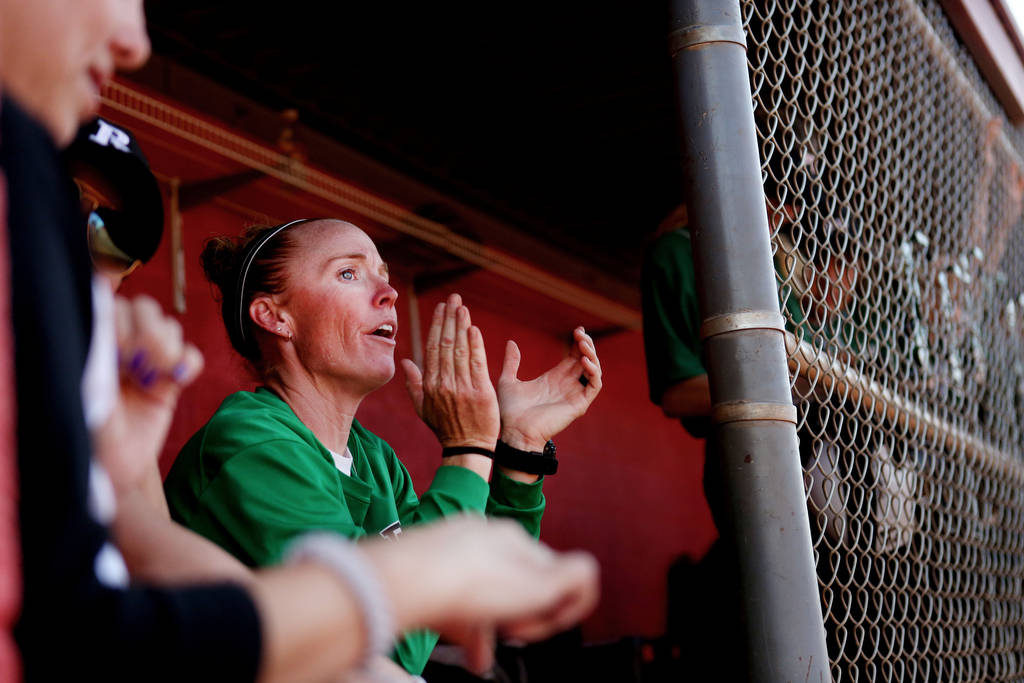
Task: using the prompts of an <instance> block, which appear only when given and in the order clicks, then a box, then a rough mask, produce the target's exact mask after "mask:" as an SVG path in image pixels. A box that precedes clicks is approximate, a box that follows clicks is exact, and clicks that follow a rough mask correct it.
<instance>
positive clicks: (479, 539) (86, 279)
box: [0, 0, 596, 681]
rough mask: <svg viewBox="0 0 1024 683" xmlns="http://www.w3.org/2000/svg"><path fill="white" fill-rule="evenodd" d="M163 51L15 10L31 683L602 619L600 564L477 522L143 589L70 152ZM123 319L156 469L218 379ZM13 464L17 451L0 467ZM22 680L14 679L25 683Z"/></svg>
mask: <svg viewBox="0 0 1024 683" xmlns="http://www.w3.org/2000/svg"><path fill="white" fill-rule="evenodd" d="M148 51H149V44H148V40H147V38H146V34H145V31H144V21H143V12H142V3H141V1H139V0H102V1H100V2H90V3H81V2H77V1H73V0H40V1H39V2H32V3H24V2H18V1H15V0H0V85H2V88H3V93H4V97H3V100H2V103H0V168H2V170H3V175H2V176H0V177H2V178H3V179H4V181H5V182H4V184H2V185H0V188H3V187H6V197H7V199H8V201H7V212H6V219H7V220H6V221H3V220H0V230H2V232H0V239H2V241H3V244H4V245H5V246H7V247H9V250H10V266H11V280H10V285H11V288H10V304H11V307H10V320H8V317H7V314H6V311H5V312H4V315H3V319H2V320H0V329H4V330H6V329H7V326H8V323H9V322H10V323H13V324H12V325H11V329H12V331H13V342H14V363H13V367H14V372H15V373H16V388H15V391H16V399H17V416H16V420H17V432H16V451H17V465H18V494H17V504H18V507H19V512H20V530H19V531H20V534H19V536H20V541H21V544H20V551H21V559H22V561H21V567H22V575H23V577H24V583H23V587H22V609H21V613H20V617H19V620H18V624H17V628H16V636H17V641H18V645H19V649H20V654H21V659H22V662H23V664H24V678H25V679H26V680H65V679H71V678H76V677H81V676H82V675H83V673H84V674H85V675H86V676H87V677H100V678H103V679H106V680H139V679H145V680H185V679H191V678H195V677H196V676H200V677H203V678H211V679H213V678H216V679H218V680H254V679H256V678H257V676H258V677H259V678H260V679H261V680H268V681H269V680H300V679H301V680H324V679H327V678H331V679H333V678H335V677H336V676H337V675H338V674H339V673H342V672H344V671H345V670H351V669H352V668H353V667H355V666H357V665H358V663H359V662H360V661H362V660H364V659H365V658H366V655H367V654H369V653H372V652H375V651H383V650H384V649H385V648H386V647H387V645H388V642H389V641H390V638H391V635H392V634H393V633H394V629H395V628H399V629H402V628H408V627H412V626H417V625H421V626H433V627H436V628H440V629H442V630H443V631H445V632H446V633H447V634H448V635H449V636H450V637H452V638H454V639H455V640H457V641H459V642H463V643H466V644H468V645H472V646H474V648H473V653H474V654H475V659H474V661H475V662H477V663H478V664H484V663H486V661H485V660H486V658H487V656H488V650H487V648H486V645H487V643H488V635H489V633H491V632H492V629H494V628H500V629H502V630H506V631H508V632H509V633H510V634H511V635H513V636H519V637H524V638H527V639H533V638H538V637H543V636H544V635H545V634H547V633H550V632H552V631H554V630H560V629H562V628H564V627H565V626H566V625H567V624H568V623H570V622H572V621H574V620H575V619H577V618H579V617H580V616H582V615H583V614H585V613H586V612H587V611H588V610H589V609H590V607H591V606H592V605H593V602H594V599H595V596H596V568H595V566H594V564H593V562H592V560H590V559H588V558H586V557H575V558H570V557H567V556H565V555H560V554H557V553H552V552H551V551H549V550H547V549H545V548H544V547H543V546H541V545H539V544H537V543H535V542H533V541H531V540H529V539H528V537H527V536H526V534H525V533H523V532H522V530H520V529H518V528H516V527H515V525H514V524H507V525H505V526H500V525H499V526H497V527H496V526H494V525H490V528H484V525H483V524H482V523H481V522H479V521H477V520H460V521H458V522H454V523H452V524H447V525H439V526H437V527H434V528H430V529H424V530H422V531H417V532H414V533H410V534H409V535H408V536H407V538H405V539H404V542H403V544H402V545H394V544H387V543H386V542H383V541H377V542H370V543H367V544H365V545H363V546H362V548H361V549H359V550H356V549H355V548H354V547H353V546H352V545H351V544H350V543H349V542H347V541H345V540H344V539H341V538H339V537H327V538H325V537H322V536H319V537H315V538H307V539H305V540H304V541H302V542H301V543H300V545H298V546H295V547H294V548H293V550H292V551H291V553H290V562H291V564H290V566H287V567H282V568H276V569H273V570H269V571H265V572H260V573H255V574H252V575H251V577H250V578H249V579H248V580H246V579H239V580H238V581H237V582H235V583H234V584H230V583H226V582H219V583H212V582H208V581H207V582H196V581H189V582H187V585H186V584H185V582H183V581H178V582H169V583H167V584H166V585H158V584H156V583H141V582H140V583H136V584H131V585H129V584H128V583H127V575H126V573H125V572H124V563H123V562H122V561H121V560H120V558H119V554H118V551H117V548H116V547H114V545H113V543H111V539H110V537H109V535H108V531H107V528H106V525H105V524H104V522H103V520H104V519H106V518H108V517H109V515H110V514H112V512H113V510H112V509H111V506H112V504H113V505H116V502H117V498H116V496H114V495H113V493H112V492H111V490H110V488H111V487H110V486H109V479H110V478H108V477H104V476H102V474H101V471H102V468H101V466H100V465H99V461H98V460H93V458H92V454H91V451H92V447H91V444H90V439H89V435H88V431H87V429H86V426H85V419H84V416H83V409H82V393H81V378H82V368H83V366H84V364H85V355H86V348H87V346H88V344H89V336H90V335H89V329H90V324H89V323H90V321H89V318H90V306H89V291H90V287H89V283H90V277H91V272H90V270H91V268H90V260H89V256H88V251H87V244H86V235H85V232H84V230H83V222H82V219H81V215H80V212H79V208H80V207H79V202H78V198H77V193H76V192H75V190H74V188H73V187H72V186H71V183H70V180H69V179H68V178H67V176H66V175H65V173H64V168H63V166H62V163H61V161H60V159H59V157H58V154H57V150H56V145H65V144H67V143H68V142H70V140H71V138H72V137H73V135H74V131H75V129H76V128H77V127H78V125H79V124H80V123H81V122H82V120H83V119H84V118H86V117H88V116H91V115H93V114H94V113H95V110H96V107H97V106H98V103H99V100H98V98H99V94H98V88H99V87H100V86H102V85H103V84H104V83H105V82H106V80H107V79H109V77H110V74H111V72H112V70H113V69H114V68H115V67H116V68H130V67H136V66H138V65H140V64H141V63H142V62H143V61H144V60H145V58H146V56H147V55H148ZM55 143H56V144H55ZM0 194H3V193H0ZM7 228H9V229H7ZM4 233H6V234H4ZM0 251H2V250H0ZM0 260H2V261H5V262H6V260H7V259H6V258H4V259H0ZM3 282H4V283H6V278H4V280H3ZM0 293H2V301H3V302H4V303H6V302H7V298H8V297H7V291H6V288H4V287H0ZM119 310H120V311H122V316H123V317H122V318H121V320H124V321H126V322H130V323H131V324H129V325H126V326H124V327H122V331H127V333H126V334H124V335H123V336H122V342H123V343H124V344H126V346H125V347H124V348H125V349H126V350H129V351H130V350H147V351H148V353H149V355H150V358H152V359H154V365H153V368H152V369H154V370H156V371H157V376H156V378H155V379H154V380H153V381H150V382H146V381H144V379H143V378H142V377H140V376H139V375H138V374H137V373H135V374H134V375H133V373H132V371H131V369H130V368H127V369H126V368H122V371H123V372H122V373H121V377H120V380H121V381H120V385H119V392H118V401H117V405H116V406H115V411H117V412H120V413H128V414H132V415H134V416H135V417H138V418H140V419H139V420H137V421H136V420H132V421H131V422H130V424H132V425H133V427H134V428H133V430H132V438H134V439H136V440H137V442H138V443H139V444H140V445H141V446H143V447H142V449H141V451H142V452H144V453H146V454H147V455H148V456H152V454H154V453H156V452H158V451H159V449H160V443H159V442H154V440H153V439H152V438H151V436H152V435H151V434H147V425H146V420H145V419H142V418H144V415H145V413H146V412H147V411H149V412H152V411H156V412H162V411H168V410H173V409H174V403H175V400H176V398H177V395H178V392H179V391H180V389H181V387H182V386H183V385H184V384H187V383H188V382H189V381H191V379H192V378H194V376H195V374H196V373H197V372H198V369H199V363H200V361H199V359H198V358H197V357H196V356H195V355H194V354H192V353H191V352H189V351H188V348H189V347H188V346H187V345H185V344H183V343H181V341H180V330H179V334H174V332H175V330H174V325H176V323H174V322H173V321H172V320H169V319H165V318H163V317H160V316H157V317H153V316H150V317H146V316H142V317H141V318H140V317H139V316H138V311H132V310H131V309H128V308H125V307H124V306H122V307H121V308H120V309H119ZM133 314H134V315H135V317H134V318H133V317H132V316H133ZM154 326H155V327H154ZM125 328H127V330H126V329H125ZM131 330H134V331H135V332H138V333H140V334H133V333H132V332H131ZM157 330H159V331H160V332H163V333H166V334H154V332H155V331H157ZM0 336H2V337H6V335H5V334H4V335H0ZM0 347H5V348H8V349H9V347H8V346H7V344H6V343H0ZM115 367H116V366H115ZM147 374H148V373H147ZM8 389H9V387H4V388H3V390H4V391H7V390H8ZM146 442H148V443H146ZM9 454H10V449H9V448H7V444H4V445H3V447H2V448H0V455H9ZM139 460H141V462H135V461H124V460H118V459H113V460H110V459H107V460H105V462H111V463H120V465H121V466H122V467H117V466H115V468H114V469H115V471H114V472H111V475H112V476H111V478H116V477H118V476H122V475H124V474H126V472H128V471H131V470H132V468H140V467H141V468H147V467H151V466H152V465H153V463H152V462H147V461H145V459H144V458H139ZM4 558H5V559H6V558H9V555H8V554H6V553H5V554H4ZM4 566H5V568H6V567H7V566H8V565H6V564H5V565H4ZM410 566H412V567H415V571H410V569H409V568H410ZM5 590H6V586H5ZM8 597H9V596H7V595H6V594H5V598H4V603H5V609H4V613H5V614H9V613H10V612H9V611H8V610H7V605H9V604H10V601H9V600H8V599H7V598H8ZM5 663H6V664H7V665H8V666H7V667H6V668H5V669H4V672H5V677H6V678H5V679H6V680H17V678H18V674H17V672H16V671H14V670H13V669H12V668H10V666H9V665H10V662H9V660H5ZM7 674H10V676H7Z"/></svg>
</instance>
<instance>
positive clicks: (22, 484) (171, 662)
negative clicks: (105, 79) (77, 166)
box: [0, 98, 260, 681]
mask: <svg viewBox="0 0 1024 683" xmlns="http://www.w3.org/2000/svg"><path fill="white" fill-rule="evenodd" d="M0 141H2V144H0V167H2V169H3V172H4V173H5V174H6V177H7V183H8V197H9V208H8V225H9V229H10V230H9V232H10V247H11V252H10V253H11V277H12V283H11V284H12V286H11V298H12V302H11V303H12V316H13V323H14V345H15V365H16V382H17V401H18V403H17V409H18V421H17V429H18V468H19V495H20V500H19V509H20V515H21V544H22V555H23V563H24V603H23V608H22V616H21V619H20V621H19V623H18V626H17V628H16V637H17V639H18V643H19V646H20V647H21V650H22V657H23V660H24V665H25V676H26V680H28V681H42V680H46V681H50V680H76V679H78V678H79V677H81V676H82V675H83V674H84V675H85V677H86V678H92V677H94V676H98V677H100V678H102V679H106V680H147V681H154V680H205V679H210V680H218V681H229V680H231V681H234V680H240V681H241V680H245V681H251V680H253V679H254V678H255V676H256V672H257V668H258V665H259V651H260V630H259V620H258V615H257V613H256V609H255V606H254V604H253V602H252V600H251V598H250V597H249V596H248V594H247V593H246V592H245V591H244V590H242V589H241V588H238V587H235V586H229V585H220V586H195V587H187V588H176V589H168V588H157V587H145V586H131V587H114V586H111V585H107V584H105V583H104V582H103V581H101V580H100V579H99V578H97V571H96V563H97V554H98V553H99V552H100V550H101V548H103V547H104V545H105V544H106V543H107V541H108V532H107V529H106V528H105V527H104V526H103V525H102V524H100V523H99V522H98V521H96V520H95V519H93V518H92V517H91V516H90V513H89V511H88V495H89V493H88V491H89V486H88V480H89V467H90V457H91V452H90V451H91V448H90V440H89V434H88V432H87V430H86V426H85V420H84V417H83V411H82V398H81V378H82V372H83V368H84V366H85V358H86V353H87V350H88V345H89V330H90V329H91V306H90V291H91V289H90V282H91V267H90V262H89V257H88V252H87V244H86V231H85V226H84V223H83V221H82V220H81V217H80V215H79V213H78V207H77V201H76V200H75V197H74V193H73V186H72V185H71V183H70V180H69V179H68V178H67V177H66V175H65V173H64V171H63V167H62V165H61V163H60V160H59V157H58V155H57V151H56V149H55V148H54V145H53V143H52V141H51V139H50V137H49V135H48V134H47V133H46V131H45V130H44V129H43V128H42V127H40V126H39V125H38V124H37V123H35V122H34V121H33V120H32V119H31V118H30V117H29V116H28V115H26V114H25V113H24V112H23V111H22V110H21V109H19V108H18V106H17V105H16V104H15V103H14V102H12V101H11V100H10V99H9V98H8V99H5V100H4V102H3V105H2V107H0Z"/></svg>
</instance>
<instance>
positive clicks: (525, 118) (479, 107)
mask: <svg viewBox="0 0 1024 683" xmlns="http://www.w3.org/2000/svg"><path fill="white" fill-rule="evenodd" d="M147 15H148V21H149V28H150V34H151V37H152V40H153V47H154V55H155V59H154V65H156V66H154V67H151V69H150V72H149V73H148V74H146V73H143V74H142V75H140V76H139V77H138V78H140V79H142V80H146V79H149V80H150V82H151V83H152V81H153V80H154V78H155V77H154V75H153V73H152V70H153V69H159V68H160V66H159V65H160V64H167V63H170V64H173V65H175V67H184V68H185V69H189V70H191V71H193V72H197V73H199V74H202V75H203V76H205V77H209V78H211V79H213V80H214V81H216V82H217V83H219V84H220V85H223V86H225V87H226V88H228V89H230V90H231V91H234V92H236V93H239V94H241V95H243V96H245V97H247V98H250V99H252V100H254V101H256V102H258V103H260V104H261V105H263V106H265V107H268V108H271V109H274V110H278V111H280V110H283V109H287V108H294V109H296V110H297V111H298V113H299V121H300V122H301V124H303V125H304V126H308V127H309V128H312V129H314V130H316V131H318V132H320V133H323V134H325V135H326V136H328V137H330V138H331V139H333V140H336V141H337V142H339V143H341V144H342V145H344V146H346V147H349V148H352V149H355V150H358V151H359V152H362V153H363V154H365V155H366V156H368V157H371V158H373V159H375V160H377V161H379V162H382V163H383V164H385V165H387V166H388V167H390V168H393V169H395V170H397V171H399V172H400V173H402V174H404V175H406V176H409V177H411V178H415V179H417V180H418V181H420V182H422V183H425V184H427V185H430V186H431V187H433V188H435V189H437V190H440V191H441V192H443V193H444V194H445V195H447V196H451V197H453V198H456V199H457V200H458V201H460V202H463V203H465V204H467V205H470V206H473V207H475V208H478V209H481V210H483V211H485V212H487V213H488V214H490V215H493V216H495V217H497V218H499V219H500V220H502V221H504V222H506V223H507V224H510V225H512V226H515V227H516V228H518V229H521V230H523V231H525V232H527V233H529V234H531V235H534V236H543V238H544V239H545V241H548V242H549V243H550V244H552V245H554V246H555V247H557V248H559V249H561V250H562V251H564V252H565V253H567V254H572V255H573V256H574V257H575V258H577V259H582V260H585V261H588V262H590V263H591V264H593V265H594V266H596V267H598V268H600V269H602V270H606V271H607V272H608V274H609V275H610V276H612V277H613V278H616V277H622V278H624V279H628V281H629V283H630V285H631V286H632V284H633V283H635V282H636V281H637V280H638V278H639V263H640V249H641V246H642V242H643V240H644V237H645V236H646V235H647V234H648V233H650V231H651V230H653V228H654V227H655V226H656V225H657V223H658V222H659V220H660V219H661V218H662V217H663V216H664V215H665V214H666V213H667V212H668V210H669V209H671V208H672V206H673V205H674V204H675V203H676V202H677V197H678V196H679V194H680V190H679V186H680V164H679V160H678V151H677V150H678V144H677V142H676V133H675V124H674V113H673V112H674V110H673V104H672V81H671V78H672V76H671V64H670V62H669V59H668V56H667V51H666V47H665V45H666V41H665V35H666V32H667V31H666V25H667V19H666V16H665V14H664V13H663V8H662V7H661V3H626V2H620V3H617V6H615V5H613V4H605V3H594V4H591V5H590V6H584V5H579V4H570V3H535V4H531V3H510V4H497V3H460V4H452V3H446V4H445V5H444V6H441V7H439V6H437V3H333V2H332V3H326V2H310V1H308V0H292V2H289V3H274V4H259V3H246V4H242V3H209V2H206V1H205V0H203V1H200V0H174V1H171V0H155V1H151V2H149V3H147ZM182 96H183V95H182V94H181V93H176V94H175V97H179V98H180V97H182ZM206 97H208V95H205V94H202V95H200V94H199V93H195V97H193V98H192V99H193V101H190V102H186V103H187V104H188V105H190V106H192V107H195V108H197V109H200V110H203V109H208V108H209V107H210V106H212V105H213V104H214V103H211V102H209V101H204V100H205V98H206Z"/></svg>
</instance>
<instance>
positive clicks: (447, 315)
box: [402, 294, 499, 449]
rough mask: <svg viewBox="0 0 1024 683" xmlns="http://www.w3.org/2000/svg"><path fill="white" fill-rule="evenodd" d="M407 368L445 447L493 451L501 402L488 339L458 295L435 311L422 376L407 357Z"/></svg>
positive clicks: (422, 409)
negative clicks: (491, 372) (489, 361)
mask: <svg viewBox="0 0 1024 683" xmlns="http://www.w3.org/2000/svg"><path fill="white" fill-rule="evenodd" d="M402 368H403V369H404V370H405V384H406V388H407V389H408V390H409V396H410V397H411V398H412V402H413V405H414V406H415V407H416V413H417V414H418V415H419V416H420V418H421V419H422V420H423V421H424V422H426V423H427V426H428V427H430V428H431V429H432V430H433V432H434V434H436V435H437V438H438V440H439V441H440V442H441V445H442V446H444V447H448V446H480V447H482V448H487V449H493V448H494V444H495V442H496V441H497V440H498V429H499V418H498V401H497V398H496V396H495V393H494V386H493V385H492V384H491V378H490V377H489V376H488V374H487V354H486V352H485V351H484V340H483V335H482V334H481V333H480V329H479V328H477V327H476V326H475V325H473V324H472V321H471V320H470V316H469V309H468V308H466V307H465V306H463V305H462V298H461V297H460V296H459V295H458V294H452V295H451V296H449V297H448V300H447V301H446V302H443V303H440V304H438V305H437V308H435V309H434V318H433V321H432V322H431V324H430V332H429V333H428V334H427V346H426V354H425V357H424V369H423V372H422V373H421V372H420V369H419V368H418V367H416V364H415V363H413V362H412V361H411V360H408V359H404V360H402Z"/></svg>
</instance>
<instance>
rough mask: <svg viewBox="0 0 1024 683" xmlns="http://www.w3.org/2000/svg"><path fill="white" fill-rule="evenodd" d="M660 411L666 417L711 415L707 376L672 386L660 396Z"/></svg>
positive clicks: (700, 376)
mask: <svg viewBox="0 0 1024 683" xmlns="http://www.w3.org/2000/svg"><path fill="white" fill-rule="evenodd" d="M661 411H662V412H663V413H664V414H665V416H666V417H700V416H709V415H711V389H710V386H709V385H708V376H707V375H697V376H696V377H690V378H689V379H684V380H683V381H682V382H678V383H676V384H673V385H672V386H670V387H669V388H668V389H666V390H665V393H664V394H662V395H661Z"/></svg>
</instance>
